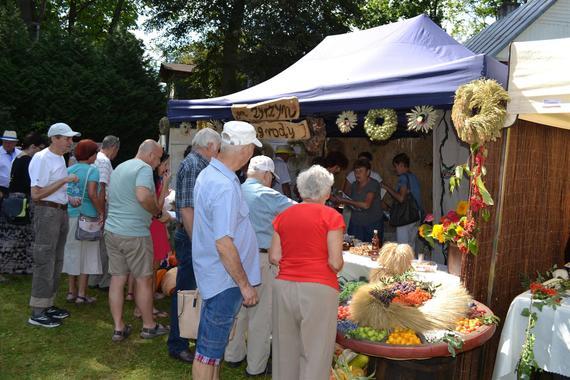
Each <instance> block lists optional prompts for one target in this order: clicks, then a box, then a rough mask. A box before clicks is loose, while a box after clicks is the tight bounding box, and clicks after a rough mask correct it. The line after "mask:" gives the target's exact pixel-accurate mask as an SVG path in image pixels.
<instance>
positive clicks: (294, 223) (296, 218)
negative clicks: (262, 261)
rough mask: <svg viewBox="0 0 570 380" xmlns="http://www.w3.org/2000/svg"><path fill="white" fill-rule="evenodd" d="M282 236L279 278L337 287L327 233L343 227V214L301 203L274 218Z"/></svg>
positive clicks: (274, 222)
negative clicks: (331, 266)
mask: <svg viewBox="0 0 570 380" xmlns="http://www.w3.org/2000/svg"><path fill="white" fill-rule="evenodd" d="M273 227H274V228H275V232H277V233H278V234H279V237H280V239H281V260H280V261H279V274H278V275H277V278H278V279H281V280H287V281H297V282H315V283H319V284H323V285H328V286H330V287H332V288H334V289H337V290H338V280H337V276H336V273H335V272H333V270H332V269H331V268H330V267H329V263H328V262H329V252H328V251H329V250H328V244H327V235H328V232H329V231H334V230H338V229H343V230H344V228H345V224H344V219H343V218H342V215H341V214H340V213H338V212H337V211H336V210H334V209H333V208H331V207H327V206H324V205H321V204H315V203H300V204H298V205H294V206H291V207H289V208H288V209H287V210H285V211H283V212H282V213H281V214H279V215H277V217H276V218H275V220H274V221H273Z"/></svg>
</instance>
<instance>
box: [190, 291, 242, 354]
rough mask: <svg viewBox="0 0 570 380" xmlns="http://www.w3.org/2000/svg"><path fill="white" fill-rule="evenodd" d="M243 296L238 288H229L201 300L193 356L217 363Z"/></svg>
mask: <svg viewBox="0 0 570 380" xmlns="http://www.w3.org/2000/svg"><path fill="white" fill-rule="evenodd" d="M242 302H243V297H242V295H241V291H240V290H239V288H229V289H226V290H224V291H223V292H221V293H219V294H216V295H215V296H214V297H212V298H209V299H207V300H203V301H202V311H201V312H200V325H199V326H198V339H196V356H195V358H196V359H197V360H198V361H200V362H201V363H204V364H209V365H219V363H220V361H221V359H222V358H223V357H224V351H225V350H226V346H227V345H228V341H229V339H230V332H231V331H232V327H233V325H234V320H235V318H236V316H237V314H238V312H239V310H240V308H241V304H242Z"/></svg>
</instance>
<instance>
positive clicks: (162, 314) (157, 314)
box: [133, 309, 168, 319]
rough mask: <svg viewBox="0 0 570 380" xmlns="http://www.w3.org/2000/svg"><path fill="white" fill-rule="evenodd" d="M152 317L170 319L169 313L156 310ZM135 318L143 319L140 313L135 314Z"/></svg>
mask: <svg viewBox="0 0 570 380" xmlns="http://www.w3.org/2000/svg"><path fill="white" fill-rule="evenodd" d="M152 315H154V316H155V317H156V318H168V313H167V312H166V311H162V310H158V309H154V310H153V312H152ZM133 317H135V318H139V319H140V318H142V314H140V312H138V313H137V312H136V311H135V312H133Z"/></svg>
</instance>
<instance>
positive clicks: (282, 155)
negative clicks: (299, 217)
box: [273, 144, 295, 198]
mask: <svg viewBox="0 0 570 380" xmlns="http://www.w3.org/2000/svg"><path fill="white" fill-rule="evenodd" d="M294 155H295V152H294V151H293V149H292V148H291V146H289V145H288V144H284V145H279V146H277V148H276V149H275V160H274V162H275V173H277V175H278V176H279V180H278V181H275V183H274V184H273V188H274V189H275V190H277V191H278V192H280V193H281V194H284V195H286V196H287V197H289V198H291V176H290V175H289V167H288V166H287V161H289V157H291V156H294Z"/></svg>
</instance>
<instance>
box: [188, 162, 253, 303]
mask: <svg viewBox="0 0 570 380" xmlns="http://www.w3.org/2000/svg"><path fill="white" fill-rule="evenodd" d="M225 236H228V237H230V238H231V239H232V240H233V243H234V245H235V246H236V248H237V251H238V253H239V257H240V261H241V264H242V266H243V269H244V271H245V273H246V275H247V278H248V280H249V283H250V284H251V285H252V286H256V285H259V284H260V282H261V270H260V266H259V249H258V246H257V240H256V238H255V232H254V230H253V227H252V226H251V222H250V220H249V209H248V207H247V203H246V202H245V199H244V197H243V194H242V192H241V188H240V183H239V180H238V178H237V176H236V175H235V173H234V172H232V171H231V170H230V169H228V168H227V167H226V166H225V165H224V164H223V163H222V162H220V161H218V160H216V159H215V158H213V159H212V161H211V162H210V165H208V166H207V167H206V168H205V169H204V170H202V172H201V173H200V174H199V175H198V179H197V180H196V186H195V188H194V226H193V230H192V264H193V265H194V274H195V275H196V281H197V283H198V288H199V289H200V293H201V294H202V297H203V298H204V299H209V298H212V297H214V296H215V295H217V294H219V293H221V292H223V291H224V290H226V289H229V288H233V287H236V286H237V284H236V283H235V281H234V280H233V278H232V277H231V276H230V274H229V273H228V272H227V271H226V268H225V267H224V265H223V264H222V261H221V260H220V254H219V253H218V250H217V249H216V240H219V239H221V238H223V237H225Z"/></svg>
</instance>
